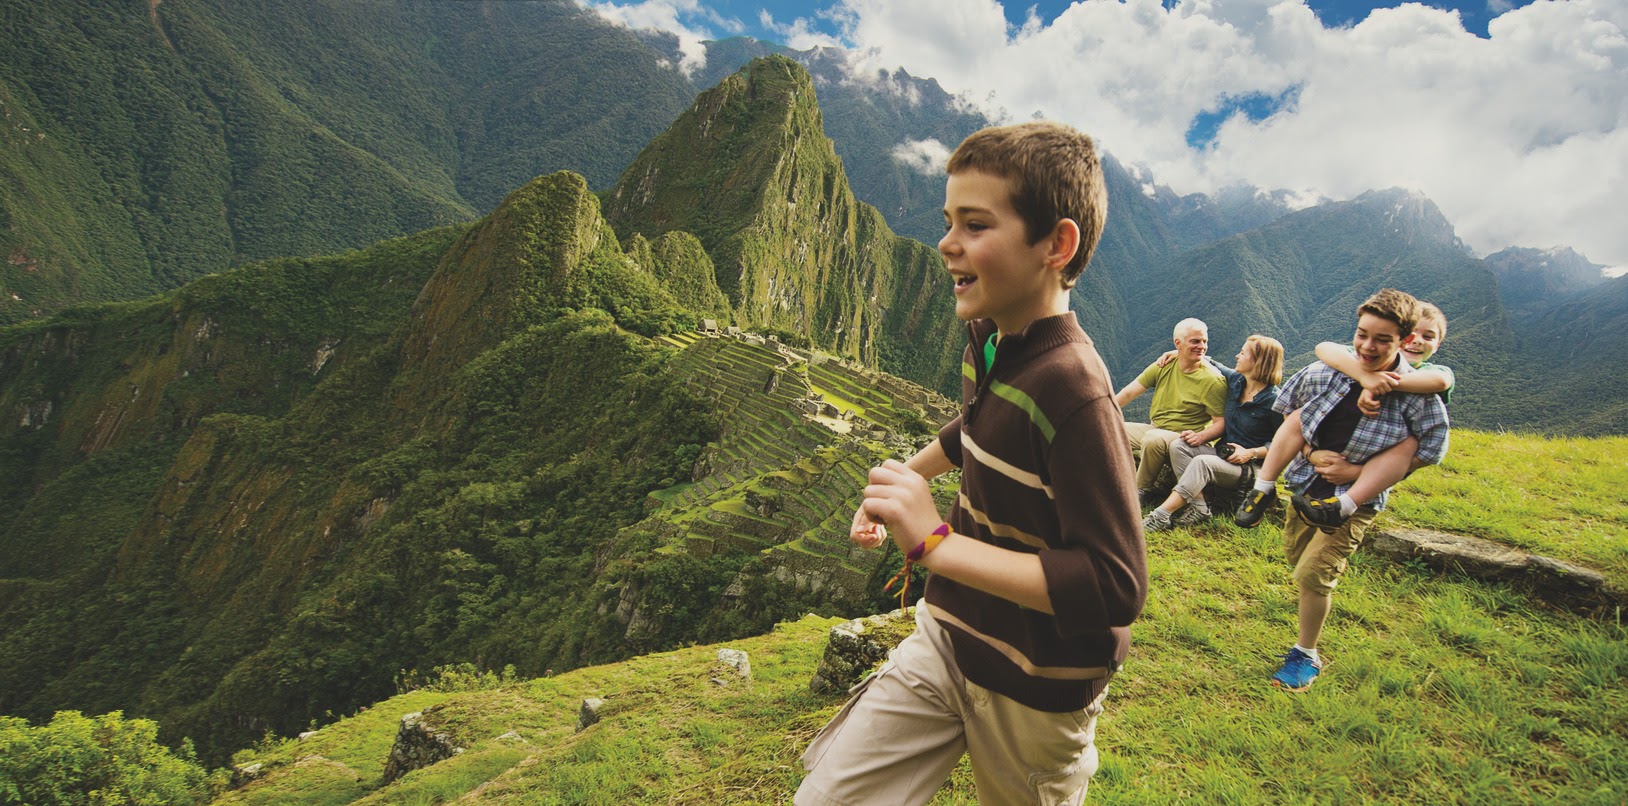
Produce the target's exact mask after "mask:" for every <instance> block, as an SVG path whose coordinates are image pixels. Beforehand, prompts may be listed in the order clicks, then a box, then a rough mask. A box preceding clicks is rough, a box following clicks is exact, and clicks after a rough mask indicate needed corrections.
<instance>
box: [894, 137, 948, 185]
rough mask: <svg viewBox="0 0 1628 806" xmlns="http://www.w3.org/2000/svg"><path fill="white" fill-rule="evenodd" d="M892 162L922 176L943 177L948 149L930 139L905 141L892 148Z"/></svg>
mask: <svg viewBox="0 0 1628 806" xmlns="http://www.w3.org/2000/svg"><path fill="white" fill-rule="evenodd" d="M893 160H894V161H895V162H897V163H899V164H901V165H904V166H906V167H908V168H910V169H911V170H913V171H915V172H916V173H919V174H921V175H923V176H943V175H944V166H945V165H946V164H948V163H949V161H950V147H949V146H946V145H944V144H943V143H941V142H939V141H937V140H934V139H932V138H928V139H926V140H906V141H904V142H902V143H900V144H898V145H896V146H894V147H893Z"/></svg>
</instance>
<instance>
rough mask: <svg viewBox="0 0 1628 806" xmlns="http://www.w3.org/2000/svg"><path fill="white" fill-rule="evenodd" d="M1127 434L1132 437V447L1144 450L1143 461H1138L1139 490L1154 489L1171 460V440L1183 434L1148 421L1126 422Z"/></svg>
mask: <svg viewBox="0 0 1628 806" xmlns="http://www.w3.org/2000/svg"><path fill="white" fill-rule="evenodd" d="M1125 436H1127V437H1130V440H1131V447H1132V448H1134V449H1137V450H1140V451H1141V452H1142V459H1141V461H1139V462H1137V463H1136V489H1137V491H1138V492H1140V491H1142V490H1152V489H1154V488H1155V486H1156V485H1157V484H1158V483H1159V472H1160V471H1162V470H1164V466H1165V464H1166V463H1168V462H1169V461H1170V441H1171V440H1173V439H1180V438H1181V434H1178V433H1176V432H1174V431H1166V430H1164V429H1163V428H1157V427H1155V426H1152V425H1149V424H1148V423H1126V424H1125Z"/></svg>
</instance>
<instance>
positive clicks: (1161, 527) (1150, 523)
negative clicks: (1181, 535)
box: [1142, 507, 1175, 532]
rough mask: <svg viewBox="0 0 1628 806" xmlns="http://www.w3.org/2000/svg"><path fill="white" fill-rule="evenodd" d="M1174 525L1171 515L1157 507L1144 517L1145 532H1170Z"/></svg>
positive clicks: (1143, 527) (1143, 528) (1143, 529)
mask: <svg viewBox="0 0 1628 806" xmlns="http://www.w3.org/2000/svg"><path fill="white" fill-rule="evenodd" d="M1174 527H1175V524H1174V523H1172V522H1171V520H1170V516H1169V515H1166V514H1165V512H1164V510H1162V509H1158V508H1157V507H1155V508H1154V510H1153V511H1152V512H1149V513H1148V516H1147V517H1146V518H1143V519H1142V531H1143V532H1168V531H1170V530H1171V529H1172V528H1174Z"/></svg>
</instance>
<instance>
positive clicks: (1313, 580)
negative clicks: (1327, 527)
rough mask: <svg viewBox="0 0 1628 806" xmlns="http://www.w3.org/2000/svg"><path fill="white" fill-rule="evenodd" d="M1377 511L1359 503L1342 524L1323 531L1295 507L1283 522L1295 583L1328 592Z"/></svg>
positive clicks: (1301, 588)
mask: <svg viewBox="0 0 1628 806" xmlns="http://www.w3.org/2000/svg"><path fill="white" fill-rule="evenodd" d="M1377 514H1378V513H1376V512H1374V511H1373V510H1372V509H1369V508H1367V507H1357V511H1356V512H1353V513H1351V517H1350V518H1348V519H1347V520H1346V522H1345V523H1344V524H1342V525H1341V526H1340V528H1338V529H1336V530H1334V531H1333V532H1332V533H1331V532H1324V531H1322V530H1320V529H1318V528H1317V527H1316V526H1313V525H1311V523H1310V522H1308V521H1307V520H1306V519H1305V518H1302V517H1300V513H1299V512H1296V511H1295V510H1294V509H1293V508H1292V507H1291V508H1290V509H1289V517H1288V519H1287V520H1285V521H1284V522H1283V553H1284V554H1285V555H1287V556H1288V558H1289V564H1290V565H1292V566H1294V581H1295V585H1297V586H1298V587H1299V589H1300V590H1307V591H1312V592H1314V593H1320V594H1322V595H1324V596H1329V595H1331V594H1333V593H1334V586H1335V585H1338V584H1339V582H1340V575H1341V574H1343V573H1345V566H1346V564H1347V562H1348V561H1349V560H1350V558H1351V554H1352V553H1353V552H1355V551H1356V550H1357V547H1358V546H1360V545H1362V538H1363V536H1364V535H1366V534H1367V533H1368V527H1369V526H1370V525H1371V524H1373V522H1374V517H1375V516H1376V515H1377Z"/></svg>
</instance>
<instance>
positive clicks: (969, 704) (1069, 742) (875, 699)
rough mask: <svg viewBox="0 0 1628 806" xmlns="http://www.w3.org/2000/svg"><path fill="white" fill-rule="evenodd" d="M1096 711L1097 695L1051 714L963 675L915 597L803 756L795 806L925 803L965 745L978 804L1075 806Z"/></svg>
mask: <svg viewBox="0 0 1628 806" xmlns="http://www.w3.org/2000/svg"><path fill="white" fill-rule="evenodd" d="M1100 713H1102V698H1101V697H1099V698H1097V701H1096V702H1093V703H1092V704H1091V705H1090V706H1088V707H1086V708H1084V709H1082V710H1080V711H1075V712H1072V713H1061V714H1053V713H1047V712H1044V711H1036V710H1034V709H1033V708H1029V707H1028V706H1025V705H1021V704H1019V703H1017V702H1014V701H1013V700H1011V699H1008V698H1007V697H1003V696H1001V695H999V694H996V693H994V692H992V691H990V690H988V689H986V688H983V687H982V686H979V685H977V684H975V683H972V682H969V681H968V680H967V679H966V678H964V677H962V676H961V673H960V672H959V671H957V669H956V666H955V660H954V655H953V652H952V650H951V648H950V637H949V635H948V634H947V633H945V632H944V629H943V628H942V627H940V626H939V624H938V622H937V621H935V620H934V619H933V617H932V615H931V614H929V613H928V612H927V608H926V607H925V606H924V603H922V604H918V605H917V607H916V631H915V632H914V633H912V634H911V635H910V637H908V638H906V639H905V640H904V641H903V642H902V643H900V644H899V646H898V648H897V649H895V650H893V653H892V654H891V655H890V656H889V657H888V660H887V662H886V663H884V664H883V665H882V668H881V669H879V670H877V671H876V673H874V674H873V675H871V676H870V677H868V678H866V679H865V680H864V681H863V682H861V683H860V684H859V685H857V686H855V687H854V695H853V697H852V698H851V699H849V700H848V704H847V705H844V706H843V707H842V710H841V711H839V712H837V715H836V716H835V717H832V719H831V721H830V723H828V724H827V725H826V726H825V727H824V728H823V729H821V731H820V733H819V735H817V736H815V737H814V741H813V742H812V743H810V744H809V747H808V751H807V752H805V753H803V767H804V769H806V770H808V776H807V777H805V778H804V779H803V783H802V786H801V787H800V788H799V789H798V790H797V798H796V803H798V804H799V805H800V806H839V805H842V806H847V805H854V806H857V805H858V804H866V806H869V804H890V805H891V804H922V803H926V802H927V801H928V800H929V799H931V798H932V797H933V794H934V793H935V792H937V791H938V788H939V787H940V786H941V785H942V784H943V783H944V781H945V780H946V779H947V778H949V775H950V771H951V770H952V769H954V768H955V764H956V762H957V761H959V760H960V759H961V754H962V753H963V752H966V753H968V754H970V755H971V757H972V776H973V780H974V782H975V783H976V784H977V787H978V802H979V803H984V804H1020V803H1034V804H1078V803H1080V802H1081V801H1082V800H1084V799H1085V789H1086V785H1087V784H1089V783H1090V781H1091V776H1092V775H1093V774H1095V773H1096V771H1097V749H1096V745H1095V744H1094V743H1093V741H1094V738H1095V735H1096V723H1097V715H1098V714H1100Z"/></svg>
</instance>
